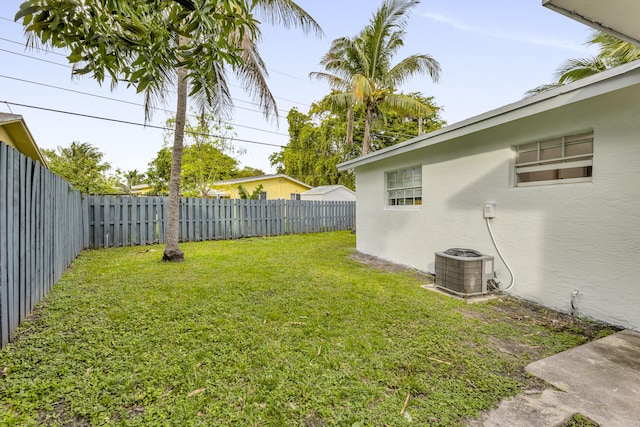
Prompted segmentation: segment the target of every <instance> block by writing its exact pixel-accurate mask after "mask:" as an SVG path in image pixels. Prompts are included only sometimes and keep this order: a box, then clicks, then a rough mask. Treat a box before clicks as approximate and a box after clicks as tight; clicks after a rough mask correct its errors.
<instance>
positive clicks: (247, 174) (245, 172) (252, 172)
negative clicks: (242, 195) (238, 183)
mask: <svg viewBox="0 0 640 427" xmlns="http://www.w3.org/2000/svg"><path fill="white" fill-rule="evenodd" d="M262 175H266V173H265V172H264V171H263V170H262V169H258V168H254V167H251V166H245V167H243V168H242V169H240V170H239V171H237V172H236V173H234V174H233V178H251V177H252V176H262Z"/></svg>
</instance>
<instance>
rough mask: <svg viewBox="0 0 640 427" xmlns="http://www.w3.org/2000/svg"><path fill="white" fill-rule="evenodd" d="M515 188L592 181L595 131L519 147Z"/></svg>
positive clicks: (517, 150)
mask: <svg viewBox="0 0 640 427" xmlns="http://www.w3.org/2000/svg"><path fill="white" fill-rule="evenodd" d="M515 167H516V171H515V172H516V186H518V187H525V186H531V185H545V184H564V183H572V182H585V181H591V176H592V174H593V131H591V132H587V133H581V134H578V135H570V136H563V137H560V138H554V139H549V140H546V141H540V142H533V143H529V144H523V145H519V146H517V147H516V165H515Z"/></svg>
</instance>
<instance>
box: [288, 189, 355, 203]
mask: <svg viewBox="0 0 640 427" xmlns="http://www.w3.org/2000/svg"><path fill="white" fill-rule="evenodd" d="M300 199H302V200H318V201H325V200H327V201H335V202H355V201H356V195H355V194H353V193H352V192H351V191H349V190H348V189H346V188H344V187H338V188H335V189H333V190H331V191H329V192H327V193H324V194H317V193H316V194H309V193H308V192H305V193H302V194H300Z"/></svg>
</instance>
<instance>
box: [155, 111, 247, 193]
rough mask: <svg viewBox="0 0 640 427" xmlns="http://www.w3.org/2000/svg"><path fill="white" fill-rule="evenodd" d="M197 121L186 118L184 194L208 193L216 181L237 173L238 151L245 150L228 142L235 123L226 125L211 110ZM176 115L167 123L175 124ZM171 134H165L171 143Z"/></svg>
mask: <svg viewBox="0 0 640 427" xmlns="http://www.w3.org/2000/svg"><path fill="white" fill-rule="evenodd" d="M195 117H196V123H195V124H193V123H192V122H191V120H189V118H187V119H186V122H185V143H184V147H183V166H182V172H181V176H180V181H181V182H182V183H183V185H182V192H181V194H182V195H183V196H187V197H203V198H204V197H208V196H209V194H210V193H211V190H212V184H213V183H214V182H215V181H220V180H224V179H229V178H231V177H232V176H234V175H235V173H236V170H237V167H238V161H237V160H236V159H235V158H234V156H236V155H240V154H243V152H242V151H241V150H236V149H234V147H233V146H232V145H231V144H230V142H229V136H233V135H232V134H233V127H231V126H229V125H226V126H223V125H222V124H221V123H220V122H217V121H216V120H215V119H214V118H213V117H212V116H211V115H210V114H204V115H197V116H195ZM174 123H175V118H171V119H169V120H167V127H173V124H174ZM170 138H171V135H170V134H165V143H166V144H168V143H169V139H170Z"/></svg>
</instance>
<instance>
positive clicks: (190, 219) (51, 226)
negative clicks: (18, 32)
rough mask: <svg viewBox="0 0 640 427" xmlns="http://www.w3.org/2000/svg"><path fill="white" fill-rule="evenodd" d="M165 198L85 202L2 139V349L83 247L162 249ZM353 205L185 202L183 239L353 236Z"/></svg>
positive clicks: (88, 199) (182, 208)
mask: <svg viewBox="0 0 640 427" xmlns="http://www.w3.org/2000/svg"><path fill="white" fill-rule="evenodd" d="M167 206H168V203H167V199H166V198H163V197H132V196H82V195H81V194H80V193H79V192H78V191H75V190H74V189H73V188H72V187H71V186H70V185H69V184H68V183H67V182H66V181H64V180H63V179H62V178H60V177H59V176H57V175H55V174H53V173H51V172H50V171H49V170H47V169H45V168H43V167H42V166H41V165H40V164H39V163H36V162H33V161H32V160H31V159H29V158H28V157H26V156H24V155H22V154H20V153H19V152H17V151H16V150H14V149H13V148H11V147H9V146H7V145H6V144H5V143H4V142H1V141H0V348H1V347H3V346H4V345H6V344H7V343H8V342H9V341H11V340H12V339H13V334H14V332H15V330H16V328H17V327H18V325H19V324H20V322H22V320H24V318H25V317H26V316H27V315H28V314H29V313H30V312H31V310H32V309H33V307H34V306H35V304H36V303H37V302H38V301H40V300H41V299H42V298H43V297H44V296H45V295H46V294H47V292H48V291H49V290H50V289H51V287H52V286H53V285H54V284H55V283H56V282H57V281H58V279H59V278H60V276H61V275H62V273H63V272H64V270H65V269H66V268H67V267H68V266H69V265H70V264H71V261H73V259H74V258H75V257H76V256H78V254H79V253H80V251H81V250H82V249H84V248H95V249H97V248H105V247H118V246H134V245H148V244H153V243H164V241H165V233H166V227H167ZM354 220H355V203H354V202H309V201H296V200H221V199H191V198H188V199H186V198H185V199H182V200H181V202H180V241H182V242H186V241H202V240H220V239H238V238H243V237H254V236H276V235H280V234H292V233H315V232H320V231H335V230H349V229H351V228H352V227H353V224H354Z"/></svg>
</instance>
